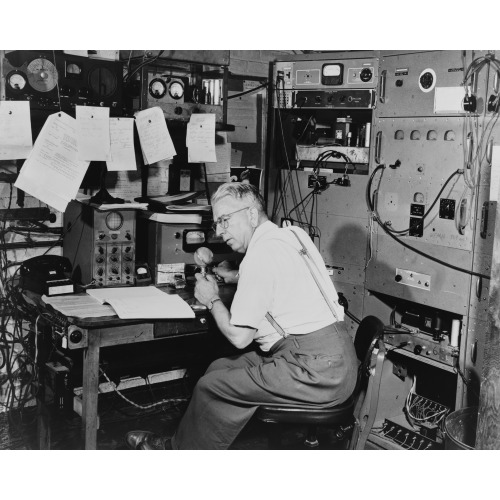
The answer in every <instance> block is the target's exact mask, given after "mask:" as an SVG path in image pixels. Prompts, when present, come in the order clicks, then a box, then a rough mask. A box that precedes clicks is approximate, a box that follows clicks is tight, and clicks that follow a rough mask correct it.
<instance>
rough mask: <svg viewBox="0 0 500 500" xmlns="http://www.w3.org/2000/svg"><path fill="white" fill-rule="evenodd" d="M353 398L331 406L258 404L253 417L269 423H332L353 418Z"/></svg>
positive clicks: (341, 422)
mask: <svg viewBox="0 0 500 500" xmlns="http://www.w3.org/2000/svg"><path fill="white" fill-rule="evenodd" d="M354 404H355V400H354V398H353V397H352V396H351V397H350V398H349V399H347V401H345V402H344V403H342V404H340V405H337V406H333V407H332V408H300V407H290V406H259V407H258V408H257V411H256V412H255V417H256V418H258V419H259V420H261V421H263V422H269V423H292V424H309V425H310V424H314V425H316V424H317V425H321V424H327V425H334V424H343V423H346V422H348V421H350V420H352V418H353V411H354Z"/></svg>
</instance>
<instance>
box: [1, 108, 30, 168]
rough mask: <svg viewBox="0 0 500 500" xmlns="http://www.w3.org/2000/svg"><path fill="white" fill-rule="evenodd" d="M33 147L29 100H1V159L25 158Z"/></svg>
mask: <svg viewBox="0 0 500 500" xmlns="http://www.w3.org/2000/svg"><path fill="white" fill-rule="evenodd" d="M32 148H33V139H32V136H31V118H30V103H29V101H0V160H24V159H25V158H28V155H29V154H30V152H31V150H32Z"/></svg>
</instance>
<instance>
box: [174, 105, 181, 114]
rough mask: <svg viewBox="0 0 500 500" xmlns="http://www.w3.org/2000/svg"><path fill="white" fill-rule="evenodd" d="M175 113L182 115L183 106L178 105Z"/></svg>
mask: <svg viewBox="0 0 500 500" xmlns="http://www.w3.org/2000/svg"><path fill="white" fill-rule="evenodd" d="M174 113H175V114H176V115H182V108H181V107H180V106H176V107H175V109H174Z"/></svg>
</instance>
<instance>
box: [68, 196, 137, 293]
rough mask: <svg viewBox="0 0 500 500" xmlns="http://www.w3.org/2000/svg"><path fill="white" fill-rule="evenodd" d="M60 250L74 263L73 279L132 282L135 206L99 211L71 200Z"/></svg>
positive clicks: (97, 283) (99, 282)
mask: <svg viewBox="0 0 500 500" xmlns="http://www.w3.org/2000/svg"><path fill="white" fill-rule="evenodd" d="M64 225H65V229H66V232H67V236H66V237H65V238H64V241H63V253H64V256H66V257H68V258H69V259H70V261H71V262H72V264H73V276H72V277H73V280H74V281H75V283H81V284H83V285H88V284H90V283H92V284H93V285H94V286H98V287H104V286H130V285H134V277H135V254H136V243H135V242H136V236H135V230H136V213H135V210H108V211H101V210H97V209H96V208H93V207H91V206H89V205H86V204H83V203H79V202H76V201H72V202H71V203H70V204H69V205H68V208H67V209H66V212H65V214H64Z"/></svg>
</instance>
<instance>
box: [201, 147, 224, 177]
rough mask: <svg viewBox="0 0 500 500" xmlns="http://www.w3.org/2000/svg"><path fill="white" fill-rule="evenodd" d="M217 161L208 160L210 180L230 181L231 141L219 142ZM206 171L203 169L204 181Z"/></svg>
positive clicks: (216, 148) (206, 165)
mask: <svg viewBox="0 0 500 500" xmlns="http://www.w3.org/2000/svg"><path fill="white" fill-rule="evenodd" d="M215 150H216V157H217V161H216V162H206V163H205V169H206V171H207V181H208V182H229V171H230V168H231V143H226V144H217V146H215ZM204 174H205V173H204V172H203V170H202V181H203V182H204V181H205V175H204Z"/></svg>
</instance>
